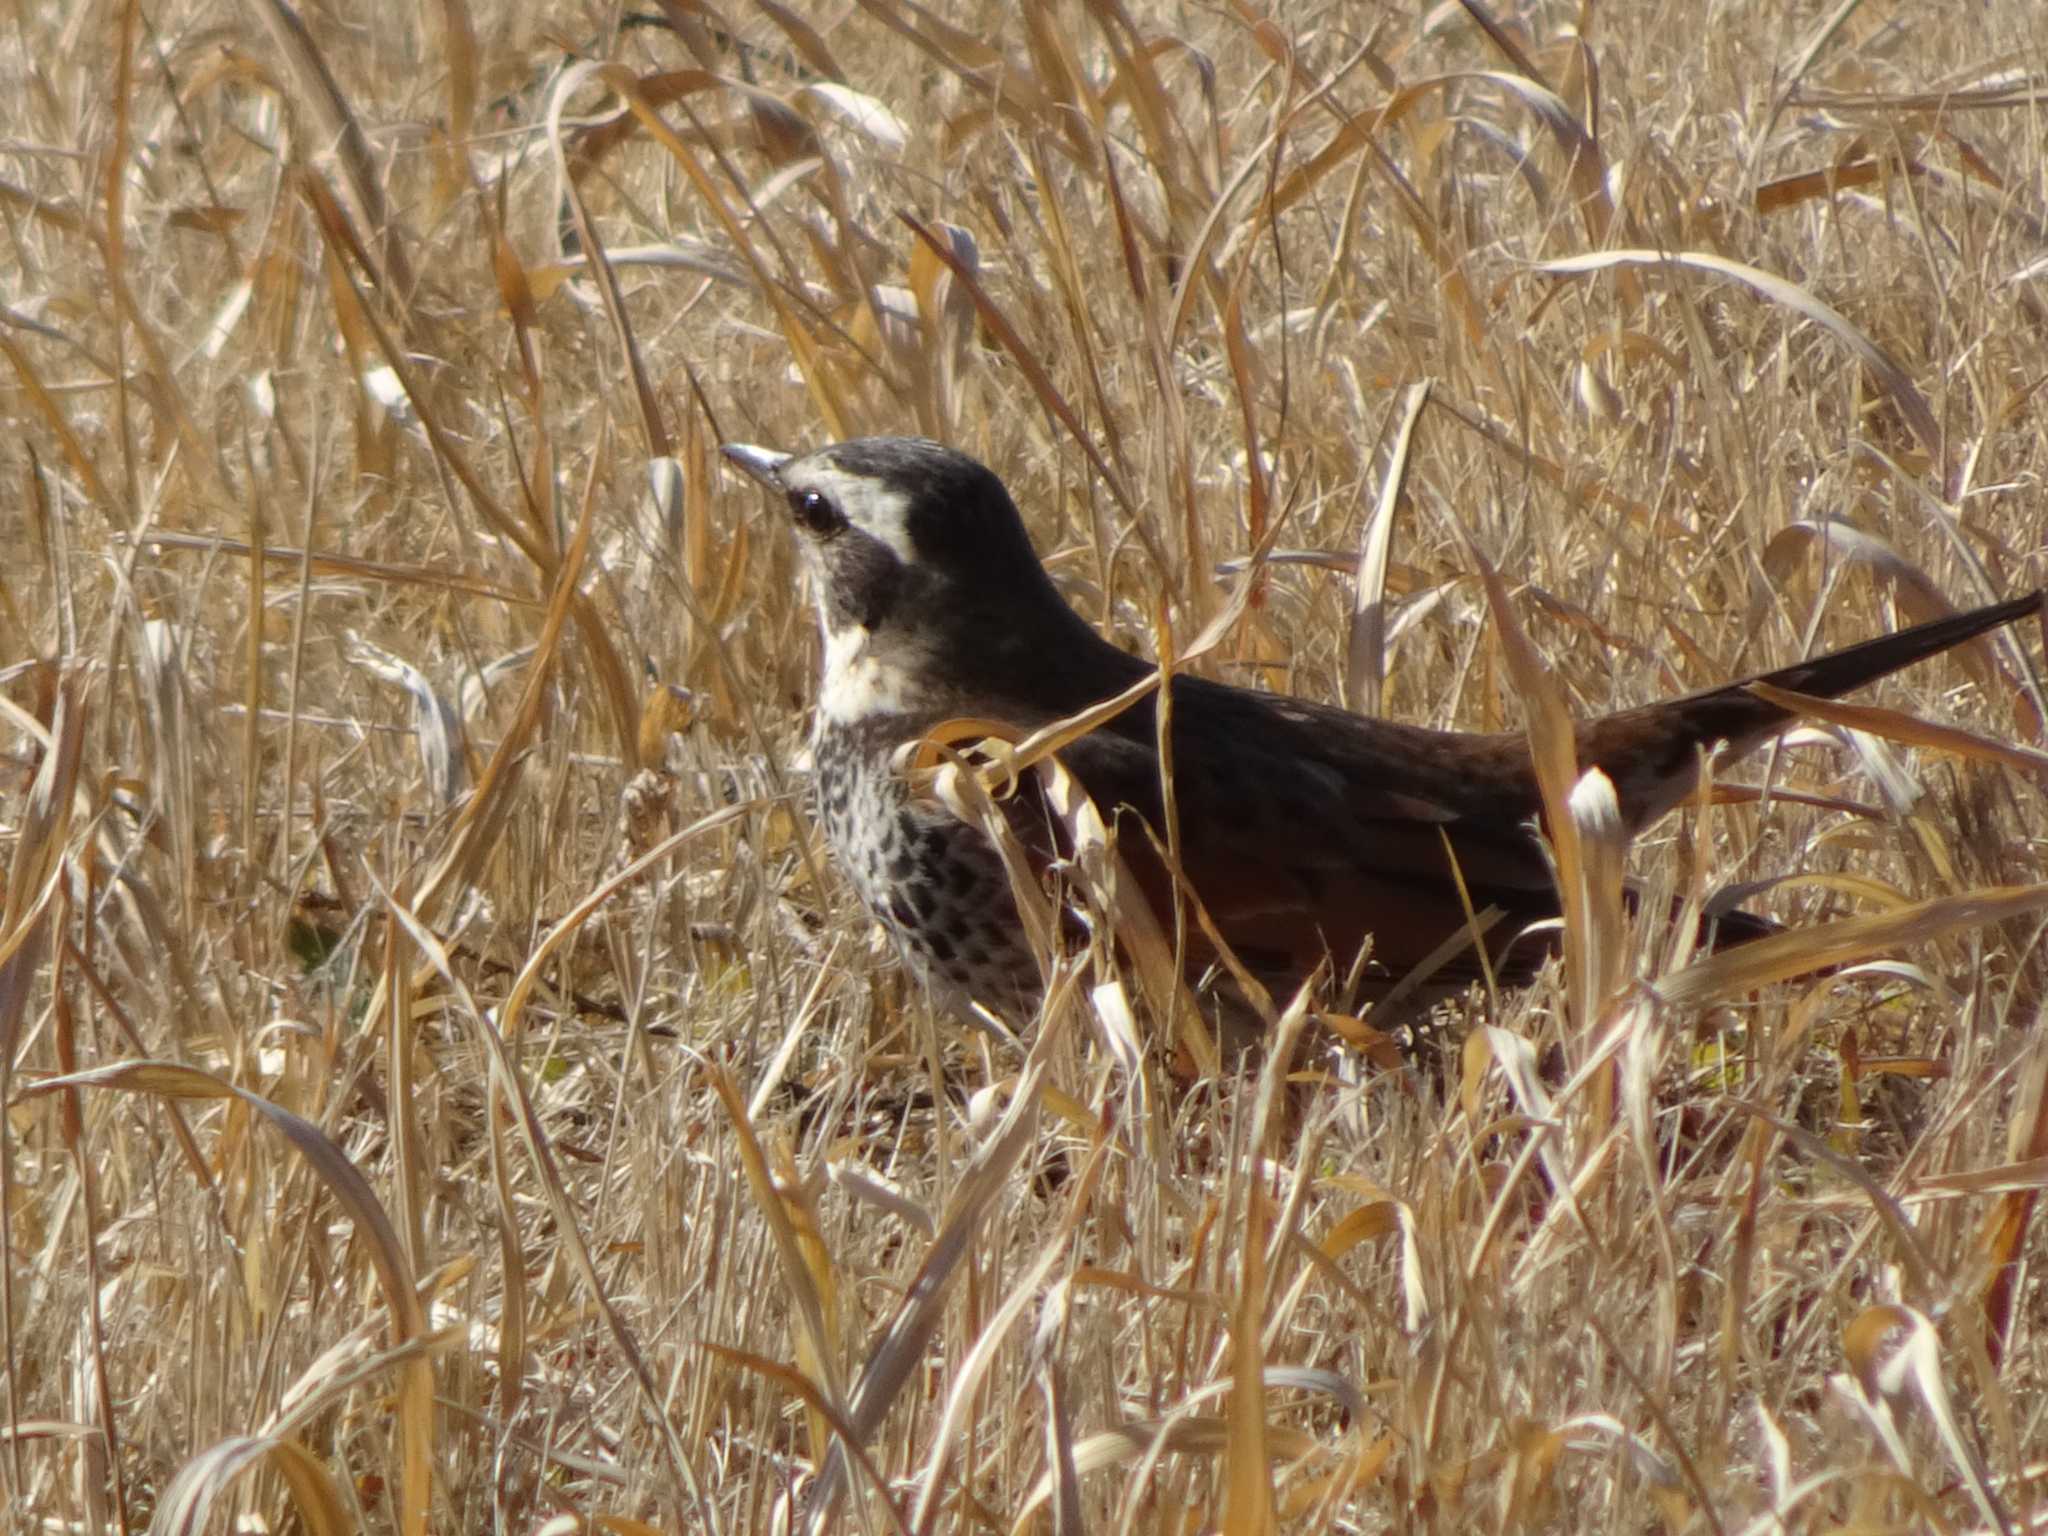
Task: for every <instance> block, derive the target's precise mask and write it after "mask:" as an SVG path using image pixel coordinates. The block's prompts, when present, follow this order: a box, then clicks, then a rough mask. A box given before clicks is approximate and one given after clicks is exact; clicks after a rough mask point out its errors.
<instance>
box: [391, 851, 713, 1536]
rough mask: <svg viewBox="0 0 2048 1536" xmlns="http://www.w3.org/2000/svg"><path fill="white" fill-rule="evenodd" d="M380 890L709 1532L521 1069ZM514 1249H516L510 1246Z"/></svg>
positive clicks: (409, 917)
mask: <svg viewBox="0 0 2048 1536" xmlns="http://www.w3.org/2000/svg"><path fill="white" fill-rule="evenodd" d="M378 895H379V896H380V897H381V898H382V899H383V902H384V907H385V910H386V911H387V912H389V913H390V915H391V917H392V919H393V927H394V930H395V929H397V928H403V929H404V930H405V933H406V935H407V937H409V938H410V939H411V940H412V942H413V943H414V944H416V945H418V946H419V949H420V952H421V953H422V954H423V955H425V956H426V958H427V963H428V964H429V965H430V966H431V967H432V968H433V970H434V972H435V973H436V974H437V975H439V976H440V978H441V980H442V983H443V984H444V985H445V986H446V987H447V988H448V991H449V995H450V996H451V997H452V998H454V1000H455V1002H456V1004H457V1005H458V1011H459V1014H460V1016H461V1018H462V1019H463V1021H464V1022H465V1023H467V1024H468V1026H469V1030H470V1034H471V1036H472V1037H473V1038H474V1039H475V1040H476V1042H477V1045H478V1047H479V1048H480V1049H481V1051H482V1052H483V1055H484V1058H485V1060H486V1061H488V1062H489V1064H490V1081H491V1086H492V1089H493V1097H494V1099H495V1101H496V1102H495V1106H494V1110H493V1120H494V1121H495V1120H497V1119H498V1118H499V1111H500V1110H502V1112H503V1115H504V1117H505V1118H509V1119H510V1121H511V1123H512V1125H513V1127H514V1129H515V1130H517V1131H518V1133H519V1138H520V1142H521V1145H522V1146H523V1147H524V1148H525V1150H526V1155H527V1160H528V1162H529V1164H530V1165H531V1167H532V1168H533V1173H534V1179H535V1181H536V1182H537V1183H538V1184H539V1185H540V1188H541V1193H542V1194H543V1196H545V1198H546V1200H547V1202H548V1209H549V1211H550V1213H551V1214H552V1215H553V1216H554V1219H555V1227H556V1231H557V1234H558V1235H559V1237H560V1238H561V1241H562V1245H563V1247H565V1248H566V1249H567V1250H568V1253H569V1262H570V1265H571V1267H572V1268H573V1269H574V1270H575V1271H576V1274H577V1275H578V1277H579V1278H580V1279H581V1280H582V1281H583V1284H584V1287H585V1288H586V1289H587V1290H588V1291H589V1293H590V1299H591V1301H592V1303H593V1304H594V1305H595V1306H596V1307H597V1309H598V1312H599V1314H600V1315H601V1316H602V1317H603V1318H604V1321H605V1326H606V1328H607V1330H608V1331H609V1332H610V1334H611V1337H612V1343H613V1345H614V1346H615V1347H616V1348H617V1349H618V1351H619V1354H620V1356H621V1357H622V1358H623V1359H624V1360H625V1362H626V1366H627V1368H628V1370H629V1371H630V1372H631V1373H632V1376H633V1380H634V1384H635V1386H636V1387H637V1388H638V1389H639V1394H640V1401H641V1403H642V1406H643V1407H644V1408H645V1410H646V1412H647V1415H648V1418H649V1421H650V1422H651V1423H652V1424H653V1425H654V1427H655V1438H656V1443H657V1444H659V1445H660V1447H661V1449H662V1451H663V1454H664V1459H665V1462H666V1467H667V1471H668V1474H669V1477H670V1480H671V1482H672V1484H673V1491H674V1496H675V1499H676V1502H677V1505H678V1507H679V1508H681V1507H690V1508H693V1509H694V1510H695V1512H696V1513H697V1514H698V1515H699V1517H700V1518H703V1519H704V1520H705V1521H706V1524H707V1525H708V1526H709V1527H710V1528H711V1529H712V1530H713V1531H714V1532H715V1531H716V1529H717V1522H716V1519H715V1517H714V1516H713V1514H712V1512H711V1510H710V1506H709V1505H708V1504H707V1502H706V1500H705V1498H704V1491H703V1487H702V1485H701V1484H700V1482H699V1481H698V1478H697V1474H696V1469H695V1468H694V1467H693V1466H692V1465H691V1463H690V1461H689V1459H688V1458H687V1457H686V1456H685V1455H684V1454H683V1448H682V1442H681V1440H680V1439H679V1438H678V1437H677V1435H676V1432H675V1428H674V1426H673V1425H671V1424H670V1423H669V1421H668V1417H667V1415H666V1414H665V1413H664V1412H663V1410H662V1399H661V1393H660V1391H659V1389H658V1388H657V1387H656V1385H655V1381H654V1374H653V1372H652V1371H651V1370H650V1369H649V1368H648V1365H647V1361H646V1359H645V1358H644V1357H643V1356H642V1354H641V1352H640V1348H639V1346H638V1344H637V1343H635V1341H634V1338H633V1334H632V1330H631V1329H630V1328H628V1327H627V1325H626V1320H625V1318H624V1317H622V1316H621V1315H620V1313H619V1310H618V1308H617V1307H616V1306H615V1305H613V1303H612V1299H611V1295H610V1293H609V1292H608V1291H607V1290H606V1289H605V1285H604V1280H603V1277H602V1276H600V1275H599V1274H598V1272H597V1263H596V1260H595V1259H593V1258H592V1257H591V1252H590V1245H589V1243H588V1242H587V1241H585V1239H584V1236H583V1228H582V1225H581V1223H580V1222H579V1220H578V1218H577V1212H576V1208H575V1206H574V1205H573V1204H572V1203H571V1201H570V1199H569V1194H568V1191H567V1189H566V1188H565V1187H564V1185H563V1183H562V1174H561V1168H560V1166H559V1165H558V1164H557V1162H556V1160H555V1153H554V1146H553V1143H552V1142H551V1141H550V1140H549V1139H548V1134H547V1130H546V1128H545V1127H544V1126H542V1124H541V1120H540V1114H539V1111H537V1110H536V1109H535V1108H534V1104H533V1096H532V1094H530V1093H529V1092H528V1091H527V1087H526V1080H525V1078H524V1077H522V1076H521V1075H520V1072H519V1067H518V1064H517V1063H516V1062H515V1061H514V1060H513V1059H512V1054H511V1052H510V1051H509V1050H507V1049H506V1046H505V1039H506V1037H505V1035H504V1034H502V1033H500V1032H499V1030H498V1029H497V1028H496V1027H495V1026H493V1024H492V1023H491V1021H490V1019H489V1018H488V1017H487V1016H486V1015H485V1013H484V1011H483V1010H482V1009H481V1008H479V1007H478V1006H477V1003H476V999H475V998H474V997H473V996H472V995H471V994H470V991H469V988H468V986H467V985H466V984H465V983H464V981H463V980H462V977H461V976H460V975H458V974H457V973H456V970H455V967H454V965H453V964H452V963H451V962H450V960H449V958H448V951H447V949H446V947H445V946H444V945H443V944H442V943H441V941H440V939H439V938H438V937H437V936H436V935H435V934H434V933H433V932H432V931H431V930H430V929H428V927H427V926H426V924H425V923H423V922H422V921H421V920H420V918H419V915H418V914H417V913H416V912H415V911H414V910H413V909H412V908H410V907H408V906H407V905H406V904H405V903H403V902H401V901H398V900H397V899H395V898H394V897H393V896H392V895H391V894H390V893H389V892H388V891H385V890H383V889H382V888H381V887H379V890H378ZM535 969H536V967H535V966H534V965H533V964H532V963H531V962H529V964H528V966H527V968H526V969H525V971H524V972H522V975H521V980H522V981H524V980H526V979H527V978H528V977H530V976H531V975H533V974H534V972H535ZM521 995H522V996H523V994H521ZM506 1016H507V1018H508V1019H509V1018H510V1017H511V1011H510V1009H509V1007H508V1009H507V1014H506ZM513 1251H514V1252H515V1253H516V1251H517V1248H516V1245H515V1246H514V1250H513ZM509 1294H510V1295H511V1296H514V1297H516V1296H517V1295H518V1294H519V1291H518V1284H517V1282H511V1283H510V1288H509ZM508 1326H511V1331H510V1332H509V1333H508V1335H507V1336H508V1338H512V1339H516V1338H518V1337H519V1332H518V1330H517V1327H516V1326H512V1325H508Z"/></svg>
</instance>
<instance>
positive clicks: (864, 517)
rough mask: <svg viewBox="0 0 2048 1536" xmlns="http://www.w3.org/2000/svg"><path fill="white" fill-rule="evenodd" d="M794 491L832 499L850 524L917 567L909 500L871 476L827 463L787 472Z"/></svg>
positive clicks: (817, 462) (906, 562) (804, 466)
mask: <svg viewBox="0 0 2048 1536" xmlns="http://www.w3.org/2000/svg"><path fill="white" fill-rule="evenodd" d="M785 480H786V482H787V484H788V485H789V487H790V489H791V490H799V491H800V490H806V489H809V490H818V491H823V492H824V493H825V494H826V495H827V496H829V497H831V498H832V502H833V505H835V506H837V507H838V508H839V510H840V511H841V512H843V513H844V514H845V515H846V520H847V522H848V523H850V524H852V526H853V527H855V528H857V529H859V530H860V531H861V532H862V533H865V534H867V535H868V536H869V537H871V538H873V539H875V540H876V541H877V542H879V543H881V544H883V545H885V546H886V547H887V548H888V550H889V552H890V553H891V554H893V555H894V556H895V557H896V558H897V559H898V560H900V561H902V562H903V563H904V564H905V565H915V564H916V563H917V545H916V544H915V542H913V541H912V539H911V537H910V497H909V496H908V495H906V494H905V493H904V492H902V491H899V490H897V489H896V488H895V487H894V486H891V485H887V484H885V483H884V482H882V481H880V480H877V479H875V478H874V477H873V476H870V475H856V474H850V473H848V472H847V471H846V470H843V469H838V468H835V467H834V466H833V465H832V464H830V463H828V462H826V461H824V460H816V461H811V462H807V463H805V464H803V465H802V466H801V467H800V468H798V469H796V470H795V471H794V472H793V473H791V472H788V471H785Z"/></svg>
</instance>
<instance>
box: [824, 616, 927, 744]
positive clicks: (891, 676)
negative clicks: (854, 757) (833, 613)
mask: <svg viewBox="0 0 2048 1536" xmlns="http://www.w3.org/2000/svg"><path fill="white" fill-rule="evenodd" d="M872 638H873V637H872V636H871V635H869V633H868V632H867V631H866V630H865V629H862V628H861V627H860V626H859V625H858V624H850V625H848V626H847V627H846V628H845V629H841V630H836V631H835V630H832V629H829V628H828V629H826V630H825V677H824V681H823V682H822V683H821V684H819V687H818V719H819V721H820V722H821V723H823V722H828V721H829V722H830V723H831V724H833V725H851V724H853V723H854V722H855V721H858V720H864V719H866V718H867V717H869V716H870V715H892V714H899V713H902V712H903V711H905V710H907V709H908V708H909V704H910V679H909V678H908V677H906V676H905V675H904V672H903V669H902V668H901V667H898V666H895V665H892V664H891V663H889V662H886V661H884V660H882V658H881V657H879V656H876V655H874V654H873V653H872V652H871V651H870V650H869V649H868V642H869V641H870V640H871V639H872Z"/></svg>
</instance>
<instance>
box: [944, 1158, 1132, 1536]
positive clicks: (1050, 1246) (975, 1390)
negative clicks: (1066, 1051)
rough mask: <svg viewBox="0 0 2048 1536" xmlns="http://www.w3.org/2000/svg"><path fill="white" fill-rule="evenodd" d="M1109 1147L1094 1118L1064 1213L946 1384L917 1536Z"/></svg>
mask: <svg viewBox="0 0 2048 1536" xmlns="http://www.w3.org/2000/svg"><path fill="white" fill-rule="evenodd" d="M1110 1146H1111V1142H1110V1139H1109V1136H1108V1134H1107V1130H1106V1128H1105V1127H1104V1126H1102V1125H1101V1124H1100V1123H1099V1122H1098V1123H1097V1125H1096V1127H1095V1135H1094V1140H1093V1145H1092V1146H1090V1148H1089V1150H1088V1161H1087V1163H1086V1164H1085V1165H1083V1167H1082V1169H1081V1176H1080V1178H1079V1179H1078V1180H1077V1181H1076V1183H1075V1186H1074V1190H1073V1193H1072V1194H1071V1195H1068V1196H1067V1197H1066V1211H1065V1213H1064V1214H1063V1215H1062V1216H1061V1218H1060V1223H1059V1225H1058V1226H1057V1227H1056V1228H1055V1229H1054V1230H1053V1231H1052V1232H1051V1233H1050V1234H1049V1235H1048V1236H1047V1237H1046V1238H1045V1239H1044V1240H1043V1241H1042V1242H1041V1243H1040V1244H1039V1245H1038V1253H1037V1256H1036V1257H1035V1258H1033V1259H1032V1261H1031V1263H1030V1264H1029V1266H1027V1267H1026V1269H1025V1270H1024V1272H1023V1273H1022V1274H1020V1275H1018V1276H1017V1278H1016V1279H1015V1281H1013V1282H1012V1283H1011V1284H1010V1285H1009V1287H1008V1294H1007V1295H1006V1296H1005V1297H1004V1299H1003V1303H1002V1305H1001V1306H999V1307H997V1308H996V1310H995V1313H994V1315H993V1316H991V1317H990V1318H989V1320H988V1321H987V1322H986V1323H985V1324H984V1325H983V1326H982V1328H981V1331H980V1332H979V1333H977V1334H976V1335H975V1337H974V1343H973V1345H972V1347H971V1348H970V1349H969V1350H968V1351H967V1354H966V1357H965V1358H964V1359H962V1360H961V1361H960V1363H959V1366H958V1369H957V1370H956V1371H955V1373H954V1376H953V1383H952V1386H951V1388H950V1389H949V1390H948V1392H947V1394H946V1406H945V1410H944V1412H943V1413H942V1414H941V1415H940V1417H939V1421H938V1423H937V1425H936V1426H934V1428H933V1431H932V1434H931V1444H932V1452H931V1455H930V1456H929V1457H928V1458H927V1459H926V1461H925V1467H924V1472H923V1475H922V1476H920V1477H919V1478H918V1480H917V1485H918V1498H917V1505H916V1507H915V1509H913V1511H912V1512H911V1516H910V1528H911V1529H912V1530H913V1531H915V1532H917V1533H918V1536H926V1533H928V1532H929V1531H930V1530H931V1529H932V1526H933V1524H934V1522H935V1521H936V1520H937V1518H938V1515H939V1501H940V1500H941V1498H942V1497H944V1493H945V1489H946V1483H945V1472H946V1468H947V1466H948V1464H949V1463H950V1462H951V1461H952V1459H953V1455H954V1452H955V1448H956V1447H957V1446H958V1445H959V1443H960V1438H961V1431H962V1429H963V1427H964V1425H965V1422H966V1420H967V1417H968V1415H969V1414H972V1413H974V1412H976V1411H977V1410H978V1409H979V1407H980V1398H979V1394H980V1392H981V1387H982V1382H983V1380H984V1378H985V1377H986V1375H987V1373H988V1371H989V1369H990V1368H991V1367H992V1366H993V1365H994V1364H995V1360H996V1351H997V1349H998V1348H999V1347H1000V1345H1001V1344H1002V1342H1003V1341H1004V1340H1005V1339H1006V1338H1008V1337H1009V1334H1010V1330H1011V1329H1012V1328H1014V1327H1015V1326H1016V1325H1017V1321H1018V1319H1019V1318H1021V1317H1022V1316H1023V1315H1024V1311H1025V1309H1026V1308H1027V1307H1029V1306H1030V1305H1031V1304H1032V1303H1033V1302H1034V1301H1037V1300H1038V1299H1039V1297H1040V1294H1041V1290H1042V1288H1043V1287H1044V1285H1045V1283H1046V1280H1047V1278H1048V1277H1049V1276H1050V1275H1051V1274H1052V1272H1053V1267H1054V1266H1055V1265H1056V1264H1058V1263H1059V1262H1060V1260H1062V1259H1063V1258H1065V1257H1066V1256H1067V1255H1068V1254H1069V1252H1070V1251H1071V1248H1072V1244H1073V1240H1074V1234H1075V1232H1077V1231H1078V1230H1080V1226H1081V1223H1082V1222H1083V1221H1084V1220H1086V1219H1087V1218H1088V1216H1089V1214H1090V1212H1091V1211H1092V1209H1093V1201H1094V1198H1095V1192H1096V1189H1097V1186H1098V1185H1099V1184H1100V1182H1101V1178H1102V1170H1103V1169H1104V1168H1105V1167H1106V1166H1108V1162H1109V1149H1110ZM1060 1289H1061V1292H1062V1294H1064V1293H1065V1292H1066V1291H1067V1290H1068V1289H1070V1284H1069V1283H1063V1284H1062V1285H1061V1288H1060Z"/></svg>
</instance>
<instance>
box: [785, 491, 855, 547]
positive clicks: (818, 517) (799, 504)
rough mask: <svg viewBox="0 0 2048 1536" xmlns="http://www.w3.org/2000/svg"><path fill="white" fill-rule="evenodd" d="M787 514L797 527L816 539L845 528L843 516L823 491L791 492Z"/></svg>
mask: <svg viewBox="0 0 2048 1536" xmlns="http://www.w3.org/2000/svg"><path fill="white" fill-rule="evenodd" d="M789 512H790V516H792V517H794V518H795V519H796V521H797V526H798V527H800V528H802V529H803V530H804V531H805V532H806V533H810V534H813V535H815V536H816V537H818V538H824V537H825V536H827V535H828V534H834V533H837V532H838V531H839V530H840V529H841V528H844V527H845V526H846V518H845V515H844V514H842V513H841V512H840V510H839V509H838V508H837V507H835V506H834V505H832V498H831V497H829V496H827V495H826V494H825V493H824V492H823V491H791V492H790V493H789Z"/></svg>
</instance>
